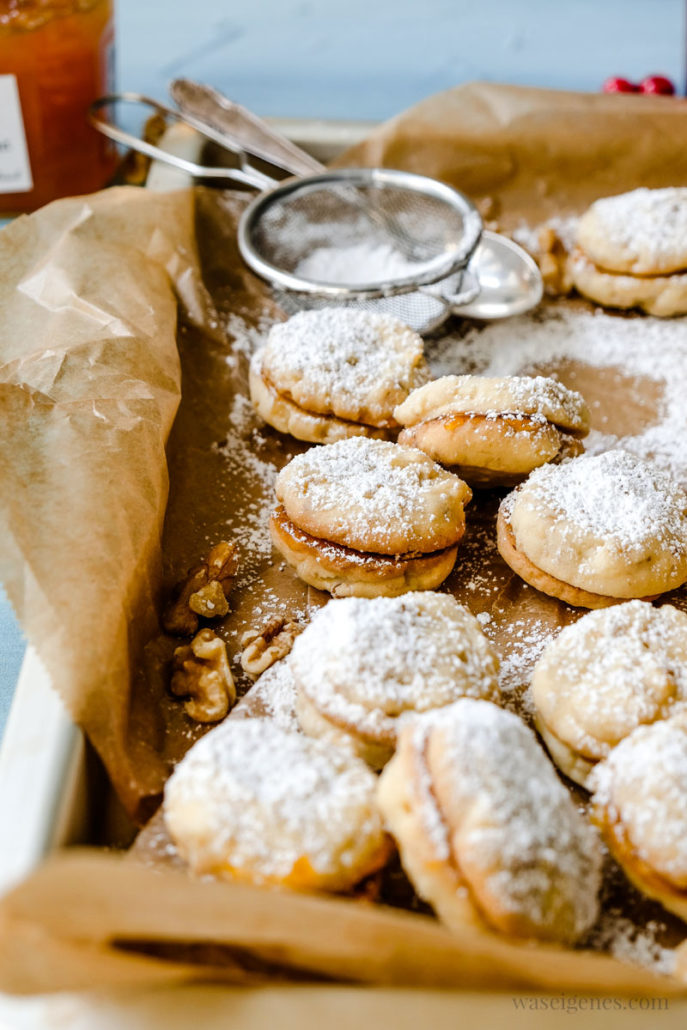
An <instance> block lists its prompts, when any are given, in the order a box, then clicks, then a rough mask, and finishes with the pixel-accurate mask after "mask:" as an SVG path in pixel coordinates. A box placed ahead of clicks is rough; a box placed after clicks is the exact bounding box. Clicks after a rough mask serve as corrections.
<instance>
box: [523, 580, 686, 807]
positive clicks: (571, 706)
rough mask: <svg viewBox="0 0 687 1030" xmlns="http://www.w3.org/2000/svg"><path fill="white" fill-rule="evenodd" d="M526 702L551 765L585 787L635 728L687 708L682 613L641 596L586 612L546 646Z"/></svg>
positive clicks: (683, 617)
mask: <svg viewBox="0 0 687 1030" xmlns="http://www.w3.org/2000/svg"><path fill="white" fill-rule="evenodd" d="M532 700H533V702H534V709H535V711H534V721H535V725H536V727H537V729H538V730H539V733H540V734H541V737H542V739H543V740H544V743H545V744H546V746H547V748H548V750H549V753H550V755H551V757H552V758H553V760H554V762H555V763H556V765H558V767H559V768H560V769H561V770H562V772H564V773H565V775H566V776H569V777H570V779H572V780H575V781H576V782H577V783H579V784H580V785H581V786H583V787H586V786H587V783H588V780H589V777H590V775H591V774H592V772H593V770H594V768H595V766H596V765H597V763H598V762H600V761H603V760H604V759H605V758H607V757H608V755H609V754H610V753H611V750H612V749H613V748H614V747H615V746H616V745H617V744H619V743H620V741H621V740H624V739H625V738H626V737H628V736H629V735H630V734H631V733H632V731H633V730H635V729H636V728H637V727H638V726H640V725H645V724H650V723H654V722H658V721H660V720H662V719H665V718H667V717H668V716H669V715H671V714H673V713H674V712H676V711H678V710H682V711H685V710H687V615H685V613H684V612H681V611H678V609H677V608H674V607H673V605H671V604H664V605H663V606H662V607H661V608H654V606H653V605H651V604H646V603H644V602H643V601H627V602H626V603H625V604H619V605H616V606H614V607H612V608H606V609H604V610H602V611H596V612H589V613H588V614H587V615H584V616H583V617H582V618H581V619H579V621H578V622H575V623H573V625H572V626H566V627H565V628H564V629H563V630H562V632H561V633H560V634H559V635H558V636H557V637H556V638H555V640H553V641H551V643H549V644H548V645H547V646H546V648H545V649H544V651H543V653H542V655H541V657H540V658H539V660H538V662H537V664H536V665H535V667H534V671H533V674H532ZM685 790H686V791H687V783H686V784H685Z"/></svg>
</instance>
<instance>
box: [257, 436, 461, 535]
mask: <svg viewBox="0 0 687 1030" xmlns="http://www.w3.org/2000/svg"><path fill="white" fill-rule="evenodd" d="M276 490H277V498H278V499H279V501H281V503H282V504H283V505H284V508H285V510H286V513H287V515H288V516H289V518H290V519H291V520H292V522H294V523H295V524H296V525H297V526H298V527H299V528H300V529H303V530H305V531H306V532H307V533H310V534H311V535H312V536H315V537H322V538H324V539H325V540H328V541H331V542H333V543H337V544H342V545H343V546H344V547H351V548H353V549H354V550H358V551H372V552H373V553H375V554H387V555H402V554H406V553H408V552H410V551H419V552H421V553H423V554H427V553H429V552H431V551H438V550H441V549H443V548H446V547H451V546H453V545H454V544H456V543H457V542H458V541H459V540H460V538H461V537H462V535H463V532H464V528H465V515H464V510H463V508H464V505H465V504H466V503H467V502H468V501H469V499H470V497H471V492H470V489H469V487H468V486H467V485H466V484H465V483H464V482H463V481H462V480H461V479H459V478H458V477H457V476H454V475H452V474H451V473H450V472H446V471H444V469H442V468H441V467H440V466H439V465H437V464H436V463H435V462H433V461H432V460H431V459H430V458H428V457H427V455H426V454H423V453H422V452H421V451H418V450H415V449H414V448H410V447H398V446H397V445H396V444H393V443H388V442H386V441H382V440H368V439H366V438H364V437H358V438H355V439H352V440H343V441H341V442H340V443H335V444H332V445H331V446H329V447H319V448H316V449H312V450H310V451H307V452H306V453H305V454H300V455H298V456H297V457H295V458H294V459H293V460H292V461H291V462H289V464H288V465H287V466H286V467H285V468H283V469H282V471H281V472H280V473H279V475H278V477H277V483H276Z"/></svg>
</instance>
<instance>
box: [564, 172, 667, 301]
mask: <svg viewBox="0 0 687 1030" xmlns="http://www.w3.org/2000/svg"><path fill="white" fill-rule="evenodd" d="M577 244H578V245H577V249H576V250H575V252H574V253H573V255H572V260H571V271H572V280H573V284H574V286H575V287H576V289H577V290H578V291H579V292H580V293H581V294H583V295H584V296H585V297H589V299H590V300H594V301H597V303H599V304H603V305H604V306H605V307H611V308H634V307H637V308H641V309H642V310H643V311H646V312H647V314H650V315H657V316H658V317H660V318H667V317H670V316H671V315H684V314H686V313H687V188H677V187H672V188H668V189H657V190H650V189H637V190H632V191H631V192H630V193H621V194H619V195H618V196H614V197H604V198H602V199H601V200H597V201H595V203H593V204H592V206H591V207H590V208H589V210H588V211H587V212H586V214H584V215H583V216H582V218H581V219H580V224H579V227H578V235H577Z"/></svg>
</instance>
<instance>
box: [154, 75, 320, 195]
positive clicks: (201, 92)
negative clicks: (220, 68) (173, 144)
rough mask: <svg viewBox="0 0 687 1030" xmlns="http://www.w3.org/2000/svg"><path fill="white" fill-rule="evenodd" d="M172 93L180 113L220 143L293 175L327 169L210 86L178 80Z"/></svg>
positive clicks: (173, 86)
mask: <svg viewBox="0 0 687 1030" xmlns="http://www.w3.org/2000/svg"><path fill="white" fill-rule="evenodd" d="M169 94H170V96H171V98H172V100H173V101H174V103H175V104H176V105H177V107H178V108H179V110H180V111H181V113H182V114H183V115H185V116H186V117H187V118H189V120H191V121H192V124H200V125H202V126H204V129H205V133H206V135H208V136H209V137H210V138H211V139H214V140H215V141H216V142H217V143H220V144H223V145H225V146H226V144H227V143H229V144H230V145H232V146H234V147H238V148H239V149H240V150H242V151H244V152H245V153H247V154H250V155H251V156H252V157H258V158H261V159H262V160H263V161H269V163H270V164H273V165H274V166H275V168H280V169H281V170H282V171H284V172H289V173H290V174H291V175H313V174H315V173H317V172H323V171H324V170H325V169H324V165H323V164H321V163H320V162H319V161H317V160H316V159H315V158H314V157H311V155H310V154H307V153H306V152H305V150H301V148H300V147H298V146H296V144H295V143H292V142H291V140H290V139H288V138H287V137H286V136H283V135H282V133H280V132H277V130H276V129H273V128H272V126H271V125H268V124H267V122H264V121H263V120H262V118H259V117H258V116H257V115H256V114H253V112H252V111H249V110H248V108H246V107H243V106H242V105H241V104H237V103H235V101H233V100H229V99H228V97H225V96H224V95H223V94H222V93H220V92H218V91H217V90H216V89H212V87H211V86H203V85H202V84H201V83H199V82H192V81H191V80H190V79H175V80H174V81H173V82H172V84H171V86H170V87H169Z"/></svg>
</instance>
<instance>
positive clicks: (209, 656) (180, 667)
mask: <svg viewBox="0 0 687 1030" xmlns="http://www.w3.org/2000/svg"><path fill="white" fill-rule="evenodd" d="M170 689H171V691H172V693H173V694H174V696H175V697H187V698H188V699H189V700H188V701H187V702H186V704H185V705H184V710H185V712H186V714H187V715H188V716H189V717H190V718H191V719H195V720H196V722H219V720H220V719H223V718H224V716H225V715H226V714H227V712H228V711H229V708H230V707H231V706H232V705H233V704H234V702H235V701H236V687H235V686H234V678H233V676H232V675H231V669H230V668H229V661H228V659H227V648H226V644H225V643H224V641H223V640H222V639H221V638H220V637H218V636H217V634H216V633H213V631H212V630H211V629H201V631H200V633H198V634H197V635H196V636H195V637H194V638H193V640H192V641H191V643H190V644H183V645H182V646H181V647H177V649H176V650H175V652H174V662H173V672H172V682H171V684H170Z"/></svg>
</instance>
